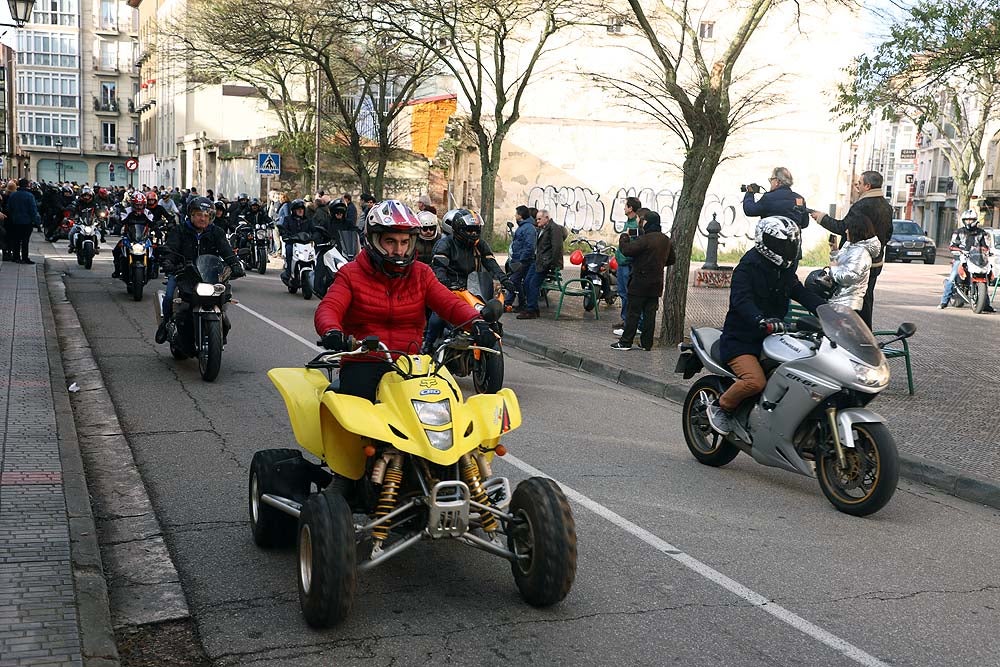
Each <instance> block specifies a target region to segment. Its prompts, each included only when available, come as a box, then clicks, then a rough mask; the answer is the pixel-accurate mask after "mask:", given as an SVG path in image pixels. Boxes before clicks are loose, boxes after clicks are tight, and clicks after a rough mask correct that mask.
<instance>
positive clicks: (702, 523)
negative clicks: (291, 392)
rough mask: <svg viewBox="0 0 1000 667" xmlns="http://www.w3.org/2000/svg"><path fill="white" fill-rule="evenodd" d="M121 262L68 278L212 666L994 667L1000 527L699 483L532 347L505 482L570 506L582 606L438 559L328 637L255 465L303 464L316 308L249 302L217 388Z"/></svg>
mask: <svg viewBox="0 0 1000 667" xmlns="http://www.w3.org/2000/svg"><path fill="white" fill-rule="evenodd" d="M62 245H64V244H60V246H62ZM62 252H65V251H64V250H63V251H62ZM62 257H65V255H62ZM109 260H110V253H104V254H102V255H101V256H100V257H99V258H98V262H96V263H95V269H94V271H92V272H88V271H84V270H82V269H81V268H79V267H76V265H75V262H73V263H72V264H71V263H70V262H66V263H65V267H66V270H67V272H68V275H67V276H66V277H65V280H66V284H67V288H68V290H67V291H68V295H69V297H70V299H71V301H72V302H73V304H74V305H75V307H76V309H77V311H78V314H79V317H80V321H81V323H82V325H83V327H84V330H85V332H86V334H87V336H88V338H89V340H90V342H91V345H92V347H93V349H94V353H95V357H96V358H97V360H98V362H99V364H100V366H101V369H102V371H103V373H104V377H105V382H106V384H107V386H108V388H109V390H110V392H111V395H112V397H113V400H114V403H115V405H114V406H108V409H109V410H110V409H112V407H113V408H114V409H117V411H118V415H119V419H120V421H121V423H122V425H123V427H124V429H125V431H126V436H127V437H128V440H129V442H130V443H131V446H132V449H133V452H134V455H135V458H136V461H137V462H138V464H139V467H140V470H141V473H142V475H143V478H144V480H145V482H146V485H147V487H148V489H149V493H150V497H151V498H152V501H153V504H154V506H155V508H156V511H157V514H158V516H159V519H160V521H161V524H162V526H163V529H164V532H165V537H166V540H167V543H168V546H169V548H170V551H171V554H172V556H173V558H174V561H175V563H176V565H177V569H178V572H179V573H180V576H181V579H182V583H183V586H184V590H185V593H186V595H187V598H188V603H189V606H190V608H191V611H192V614H193V616H194V619H195V622H196V625H197V630H198V633H199V635H200V637H201V640H202V642H203V645H204V649H205V651H206V653H207V655H208V656H209V657H210V658H211V659H212V660H213V662H214V664H216V665H237V664H238V665H256V664H262V665H263V664H267V665H330V664H338V665H347V664H365V665H372V664H374V665H391V664H405V665H415V664H425V663H435V664H443V663H469V664H476V663H480V664H484V663H485V664H513V663H517V664H545V665H550V664H587V665H591V664H593V665H603V664H609V665H610V664H615V665H618V664H629V665H633V664H635V665H638V664H650V665H654V664H655V665H664V664H678V665H847V664H868V665H878V664H883V663H886V664H893V665H987V664H989V665H995V664H998V658H997V656H998V655H1000V637H998V636H997V633H996V632H995V630H996V628H997V627H998V626H1000V613H998V611H997V610H998V608H1000V575H998V574H997V572H998V571H1000V553H998V552H997V550H996V548H995V546H996V544H997V543H998V542H1000V515H998V513H997V512H996V511H993V510H989V509H987V508H984V507H982V506H978V505H973V504H969V503H966V502H963V501H959V500H956V499H954V498H951V497H948V496H945V495H943V494H939V493H937V492H934V491H933V490H930V489H928V488H925V487H922V486H919V485H915V484H910V483H908V482H905V481H901V482H900V489H899V491H898V492H897V494H896V496H895V497H894V498H893V500H892V501H891V502H890V504H889V505H888V506H887V507H886V508H885V509H884V510H883V511H882V512H880V513H878V514H877V515H875V516H874V517H870V518H868V519H858V518H852V517H849V516H846V515H842V514H839V513H838V512H836V511H835V510H834V509H833V508H832V507H831V506H830V505H829V504H828V503H827V502H826V500H825V499H824V498H823V496H822V494H821V492H820V491H819V488H818V486H817V484H816V482H815V480H811V479H806V478H802V477H796V476H793V475H791V474H788V473H783V472H779V471H775V470H770V469H766V468H763V467H760V466H758V465H756V464H754V463H753V462H752V461H751V460H750V459H749V458H748V457H745V456H741V457H739V458H737V459H736V461H734V462H733V463H732V464H730V465H729V466H727V467H726V468H723V469H712V468H708V467H704V466H701V465H699V464H698V463H696V462H695V461H694V459H693V458H692V457H691V456H690V455H689V454H688V452H687V449H686V447H685V445H684V441H683V436H682V433H681V427H680V421H679V406H677V405H676V404H673V403H670V402H668V401H664V400H658V399H654V398H652V397H649V396H647V395H645V394H642V393H640V392H637V391H633V390H629V389H626V388H622V387H620V386H611V385H608V384H606V383H604V382H601V381H599V380H596V379H594V378H592V377H590V376H586V375H583V374H579V373H575V372H570V371H567V370H565V369H563V368H560V367H557V366H553V365H551V364H549V363H548V362H545V361H543V360H538V359H536V358H534V357H530V356H528V355H524V354H522V353H520V352H516V351H515V352H512V353H511V354H510V355H509V356H508V359H507V382H506V384H507V386H509V387H511V388H513V389H514V390H515V392H517V394H518V397H519V399H520V403H521V408H522V411H523V413H524V425H523V426H522V427H521V428H520V429H519V430H517V431H515V432H513V433H511V434H510V435H509V436H508V437H507V438H506V439H505V444H506V445H507V447H508V449H509V451H510V454H511V456H510V457H508V458H509V459H510V461H509V462H505V463H501V464H499V465H497V466H496V472H497V473H499V474H506V475H509V476H510V477H512V478H513V479H514V480H517V479H521V478H524V477H525V476H527V474H528V473H527V472H526V471H530V470H531V468H532V467H533V468H536V469H538V470H540V471H543V472H544V473H545V474H547V475H549V476H552V477H554V478H555V479H557V480H559V481H560V482H561V483H562V484H563V485H564V486H566V487H568V488H569V489H571V497H572V500H573V510H574V513H575V516H576V522H577V532H578V538H579V571H578V575H577V580H576V583H575V585H574V587H573V590H572V591H571V592H570V594H569V596H568V597H567V599H566V600H565V601H564V602H563V603H561V604H559V605H557V606H555V607H553V608H550V609H546V610H538V609H534V608H531V607H529V606H527V605H526V604H524V603H523V602H521V600H520V599H519V597H518V594H517V590H516V588H515V586H514V583H513V580H512V577H511V575H510V571H509V566H508V565H507V564H506V563H505V562H504V561H502V560H500V559H497V558H494V557H491V556H489V555H487V554H484V553H481V552H478V551H474V550H471V549H469V548H466V547H462V546H461V545H458V544H453V543H437V544H426V545H420V546H419V547H418V548H415V549H412V550H410V551H409V552H406V553H404V554H402V555H400V556H398V557H396V558H394V559H393V560H391V561H389V562H388V563H387V564H385V565H383V566H382V567H381V568H378V569H376V570H374V571H371V572H369V573H366V574H364V575H362V579H361V582H362V583H361V586H360V588H359V595H358V598H357V601H356V605H355V608H354V611H353V614H352V616H351V617H350V618H349V619H348V620H347V622H345V623H344V624H343V625H342V626H340V627H338V628H335V629H332V630H327V631H323V632H317V631H314V630H311V629H309V628H308V627H307V626H306V625H305V623H304V622H303V620H302V618H301V616H300V613H299V609H298V600H297V594H296V589H295V564H294V560H295V555H294V551H292V550H283V551H274V552H268V551H262V550H260V549H258V548H257V547H255V546H254V544H253V542H252V540H251V537H250V531H249V525H248V519H247V509H246V485H247V471H248V466H249V463H250V459H251V456H252V455H253V453H254V452H255V451H256V450H258V449H265V448H272V447H290V446H294V440H293V438H292V436H291V431H290V428H289V427H288V425H287V417H286V413H285V409H284V404H283V402H282V401H281V399H280V397H279V396H278V393H277V391H276V390H275V389H274V388H273V387H272V385H271V383H270V382H269V381H268V379H267V377H266V375H265V372H266V371H267V370H268V369H269V368H272V367H275V366H296V365H299V364H301V363H302V362H304V361H305V360H306V359H308V358H309V357H310V356H312V354H314V352H313V350H312V349H310V348H309V347H307V345H306V344H305V343H304V341H306V342H308V341H313V340H315V334H314V333H313V331H312V314H313V311H314V309H315V306H316V303H317V302H316V301H315V300H313V301H304V300H303V299H302V298H301V297H294V296H292V295H289V294H288V293H287V292H286V291H285V289H284V287H283V286H282V285H281V283H280V282H279V281H278V279H277V276H276V274H275V273H274V272H269V274H268V275H267V276H263V277H261V276H257V275H251V276H249V277H247V278H246V279H244V280H240V281H238V282H237V283H235V285H234V292H235V295H236V297H237V298H238V300H239V301H240V306H242V307H240V306H238V307H233V308H231V310H230V314H231V315H230V316H231V319H232V322H233V331H232V333H231V334H230V337H229V345H228V346H227V348H226V351H225V355H224V358H223V367H222V372H221V374H220V376H219V378H218V380H217V381H216V382H215V383H211V384H208V383H204V382H202V381H201V379H200V377H199V375H198V371H197V365H196V362H194V361H184V362H177V361H174V360H173V359H172V358H171V357H170V354H169V351H168V350H167V348H166V347H165V346H158V345H156V344H155V343H154V342H153V331H154V323H153V315H152V299H151V298H149V297H147V298H146V299H144V301H143V302H141V303H135V302H133V301H131V299H130V298H129V297H128V295H127V294H126V293H125V289H124V285H123V284H122V283H121V282H119V281H113V280H111V279H110V277H109V276H110V272H111V270H110V261H109ZM150 287H152V285H150ZM243 307H245V308H248V309H252V310H253V311H254V312H255V313H257V314H259V315H260V316H262V317H265V318H268V319H269V320H271V321H272V322H273V324H271V323H268V322H266V321H264V320H263V319H261V318H260V317H258V316H256V315H254V314H251V313H250V312H248V311H247V310H245V309H244V308H243ZM274 325H278V326H280V327H284V328H285V329H286V331H282V330H280V329H279V328H277V327H276V326H274ZM290 334H297V335H298V336H299V337H301V339H297V338H296V337H294V336H293V335H290ZM462 385H463V388H464V389H465V390H466V391H471V383H470V382H469V381H467V380H466V381H462ZM111 585H112V586H113V585H114V582H111Z"/></svg>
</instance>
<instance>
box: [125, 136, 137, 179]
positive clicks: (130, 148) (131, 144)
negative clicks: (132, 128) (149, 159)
mask: <svg viewBox="0 0 1000 667" xmlns="http://www.w3.org/2000/svg"><path fill="white" fill-rule="evenodd" d="M126 143H127V144H128V156H129V157H130V158H133V159H134V158H135V145H136V144H137V143H139V142H137V141H136V140H135V137H129V138H128V141H127V142H126ZM132 173H133V172H132V170H131V169H129V170H128V184H129V185H132Z"/></svg>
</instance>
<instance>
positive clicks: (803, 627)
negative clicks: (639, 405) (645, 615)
mask: <svg viewBox="0 0 1000 667" xmlns="http://www.w3.org/2000/svg"><path fill="white" fill-rule="evenodd" d="M236 306H238V307H239V308H242V309H243V310H245V311H247V312H248V313H250V314H251V315H253V316H254V317H256V318H257V319H259V320H261V321H263V322H266V323H267V324H270V325H271V326H272V327H274V328H275V329H277V330H278V331H281V332H282V333H285V334H288V335H289V336H291V337H292V338H294V339H295V340H297V341H299V342H300V343H302V344H303V345H305V346H307V347H309V348H310V349H312V350H316V351H317V352H320V351H322V348H320V347H318V346H316V345H314V344H312V343H310V342H309V341H308V340H306V339H305V338H303V337H302V336H300V335H298V334H297V333H295V332H294V331H291V330H289V329H287V328H285V327H283V326H281V325H280V324H278V323H277V322H275V321H274V320H271V319H269V318H267V317H265V316H264V315H261V314H260V313H258V312H257V311H255V310H252V309H251V308H247V307H246V306H244V305H243V304H242V303H238V304H236ZM500 460H501V461H504V462H506V463H508V464H510V465H512V466H514V467H515V468H517V469H519V470H521V471H522V472H525V473H527V474H529V475H537V476H539V477H547V478H549V479H551V480H553V481H555V482H556V483H557V484H559V486H560V487H562V490H563V492H564V493H565V494H566V496H567V497H568V498H569V499H570V500H572V501H573V502H575V503H577V504H578V505H581V506H582V507H584V508H586V509H588V510H590V511H591V512H593V513H594V514H596V515H597V516H599V517H601V518H602V519H605V520H607V521H610V522H611V523H613V524H614V525H616V526H618V527H619V528H621V529H622V530H624V531H625V532H626V533H628V534H630V535H632V536H633V537H637V538H638V539H640V540H642V541H643V542H645V543H646V544H648V545H649V546H651V547H653V548H654V549H656V550H657V551H659V552H660V553H663V554H665V555H667V556H669V557H670V558H672V559H674V560H675V561H677V562H678V563H680V564H681V565H683V566H684V567H686V568H688V569H689V570H691V571H693V572H695V573H697V574H699V575H701V576H702V577H704V578H705V579H708V580H709V581H711V582H713V583H715V584H717V585H719V586H721V587H722V588H724V589H726V590H727V591H729V592H730V593H732V594H733V595H736V596H737V597H739V598H741V599H743V600H745V601H746V602H748V603H750V604H751V605H753V606H754V607H757V608H759V609H761V610H763V611H766V612H767V613H768V614H771V615H772V616H774V617H775V618H777V619H778V620H780V621H781V622H783V623H786V624H788V625H790V626H791V627H793V628H795V629H796V630H798V631H799V632H801V633H803V634H805V635H807V636H809V637H812V638H813V639H815V640H817V641H819V642H820V643H822V644H825V645H826V646H829V647H830V648H832V649H833V650H835V651H837V652H838V653H840V654H842V655H844V656H845V657H847V658H850V659H851V660H853V661H854V662H856V663H858V664H860V665H865V666H866V667H888V665H887V664H886V663H884V662H882V661H881V660H879V659H878V658H876V657H875V656H873V655H871V654H869V653H866V652H865V651H863V650H861V649H860V648H858V647H857V646H854V645H853V644H851V643H850V642H848V641H846V640H844V639H841V638H840V637H838V636H837V635H835V634H833V633H831V632H828V631H826V630H824V629H823V628H821V627H819V626H818V625H816V624H814V623H810V622H809V621H807V620H806V619H804V618H802V617H801V616H799V615H798V614H795V613H793V612H791V611H789V610H787V609H785V608H784V607H782V606H781V605H779V604H776V603H774V602H772V601H771V600H769V599H768V598H766V597H764V596H763V595H761V594H760V593H756V592H754V591H753V590H751V589H749V588H747V587H746V586H744V585H743V584H741V583H739V582H738V581H735V580H733V579H730V578H729V577H727V576H726V575H724V574H722V573H721V572H719V571H718V570H716V569H714V568H712V567H710V566H709V565H706V564H705V563H702V562H701V561H700V560H698V559H696V558H694V557H692V556H689V555H688V554H686V553H684V552H683V551H681V550H680V549H678V548H677V547H675V546H674V545H672V544H670V543H669V542H667V541H666V540H662V539H660V538H659V537H657V536H656V535H654V534H652V533H651V532H649V531H648V530H646V529H645V528H643V527H642V526H639V525H636V524H634V523H632V522H631V521H629V520H628V519H626V518H625V517H623V516H621V515H620V514H617V513H616V512H613V511H612V510H610V509H608V508H607V507H605V506H604V505H601V504H600V503H598V502H596V501H594V500H591V499H590V498H588V497H587V496H585V495H583V494H582V493H580V492H579V491H577V490H575V489H573V488H570V487H568V486H566V485H565V484H563V483H562V482H560V481H559V480H557V479H555V478H554V477H552V476H551V475H547V474H545V473H544V472H542V471H541V470H539V469H538V468H535V467H534V466H532V465H530V464H528V463H526V462H524V461H522V460H521V459H519V458H517V457H516V456H513V455H511V454H507V455H505V456H504V457H503V458H502V459H500Z"/></svg>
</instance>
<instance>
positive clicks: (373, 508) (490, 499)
mask: <svg viewBox="0 0 1000 667" xmlns="http://www.w3.org/2000/svg"><path fill="white" fill-rule="evenodd" d="M499 310H502V307H500V306H499V304H498V302H495V301H494V302H491V305H489V306H487V307H485V308H484V309H483V311H482V314H483V317H484V318H486V319H487V320H489V319H490V318H494V319H495V318H496V317H497V316H498V315H499ZM441 347H442V348H453V349H457V350H465V349H469V348H472V347H475V344H474V343H473V341H472V339H471V337H470V336H469V335H468V334H465V333H463V332H461V331H459V330H456V331H454V332H453V333H452V334H451V335H450V336H449V337H448V338H447V339H446V340H445V341H444V342H442V343H441ZM483 351H484V352H487V353H488V351H487V350H483ZM362 356H367V357H372V358H375V359H379V360H384V361H385V363H387V364H389V365H390V367H391V370H390V371H389V372H388V373H386V375H385V376H384V377H383V378H382V380H381V381H380V382H379V385H378V389H377V400H376V402H375V403H371V402H369V401H367V400H365V399H364V398H359V397H357V396H351V395H347V394H341V393H339V392H338V388H339V383H338V381H337V380H334V378H333V370H334V369H336V368H337V367H338V366H339V365H340V362H341V361H342V360H346V359H349V358H351V357H354V358H358V357H362ZM442 356H448V355H447V354H445V353H443V352H441V350H438V352H437V353H436V354H435V356H433V357H432V356H428V355H410V354H407V353H405V352H395V351H392V350H388V349H387V348H386V346H385V345H384V344H383V343H381V342H379V340H378V338H375V337H371V338H366V339H365V340H364V341H363V342H362V343H361V346H360V347H358V348H357V349H356V350H353V351H350V352H340V353H322V354H320V355H319V356H317V357H315V358H314V359H313V360H312V361H310V362H308V363H307V364H306V367H305V368H304V369H302V368H275V369H272V370H271V371H269V372H268V377H270V378H271V381H272V382H273V383H274V384H275V386H276V387H277V388H278V391H279V392H280V393H281V396H282V398H284V400H285V405H286V407H287V408H288V416H289V421H291V423H292V429H293V432H294V434H295V439H296V440H297V441H298V443H299V445H300V446H301V447H302V448H303V449H305V450H306V451H308V452H309V453H310V454H312V455H314V456H315V457H317V458H318V459H319V460H320V463H312V462H311V461H309V460H307V459H306V458H304V457H303V456H302V453H301V452H300V451H298V450H295V449H268V450H263V451H258V452H257V453H256V454H254V456H253V460H252V461H251V463H250V478H249V493H248V496H249V502H248V505H249V513H250V528H251V531H252V533H253V539H254V542H256V544H257V545H258V546H261V547H281V546H286V545H291V544H295V545H296V548H297V558H296V564H297V568H298V573H297V574H298V576H297V577H296V581H297V587H298V594H299V604H300V607H301V609H302V613H303V616H304V617H305V620H306V623H308V624H309V625H310V626H313V627H318V628H321V627H327V626H330V625H334V624H336V623H339V622H340V621H342V620H343V619H344V618H346V617H347V615H348V614H349V612H350V609H351V606H352V603H353V602H354V598H355V596H356V595H357V592H358V584H357V582H358V575H359V573H361V572H365V571H368V570H370V569H372V568H374V567H378V566H380V565H382V564H383V563H385V562H386V561H388V560H389V559H390V558H392V557H393V556H396V555H397V554H399V553H401V552H403V551H405V550H407V549H410V548H412V547H414V546H416V545H417V543H419V542H421V541H423V540H435V541H452V542H458V543H461V544H464V545H466V546H471V547H474V548H476V549H480V550H482V551H485V552H487V553H490V554H493V555H495V556H499V557H501V558H504V559H506V560H508V561H510V563H511V571H512V573H513V575H514V582H515V584H516V585H517V588H518V590H519V591H520V593H521V597H522V598H523V599H524V600H525V601H527V602H528V604H530V605H533V606H536V607H546V606H550V605H553V604H555V603H557V602H559V601H560V600H562V599H563V598H565V596H566V595H567V594H568V593H569V590H570V588H571V587H572V585H573V580H574V579H575V576H576V528H575V523H574V520H573V514H572V511H571V509H570V506H569V503H568V501H567V499H566V496H565V495H564V494H563V492H562V490H561V489H560V488H559V486H558V485H557V484H556V483H555V482H553V481H552V480H550V479H546V478H542V477H531V478H528V479H526V480H524V481H522V482H520V483H519V484H518V485H517V487H516V488H515V489H513V491H512V489H511V483H510V481H509V480H508V479H507V478H505V477H500V476H497V475H494V474H493V468H492V461H493V456H494V455H498V456H504V455H505V454H506V448H505V447H504V446H503V445H502V444H500V439H501V437H502V436H503V435H505V434H506V433H508V432H510V431H512V430H514V429H516V428H518V427H519V426H520V425H521V410H520V406H519V405H518V401H517V397H516V396H515V395H514V392H512V391H511V390H510V389H502V390H500V391H499V392H498V393H497V394H483V395H478V396H472V397H470V398H468V399H465V398H464V397H463V396H462V392H461V391H460V389H459V387H458V383H457V382H456V381H455V378H454V377H453V376H452V375H451V373H449V372H448V369H447V368H446V367H445V366H443V365H441V364H440V363H439V362H438V361H437V360H436V359H438V358H440V357H442ZM415 576H418V575H415Z"/></svg>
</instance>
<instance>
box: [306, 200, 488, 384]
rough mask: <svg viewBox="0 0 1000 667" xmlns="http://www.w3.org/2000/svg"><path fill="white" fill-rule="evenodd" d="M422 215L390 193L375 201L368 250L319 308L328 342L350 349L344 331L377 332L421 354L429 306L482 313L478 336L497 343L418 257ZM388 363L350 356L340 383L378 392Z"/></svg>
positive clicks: (452, 313) (451, 318)
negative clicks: (417, 246) (420, 216)
mask: <svg viewBox="0 0 1000 667" xmlns="http://www.w3.org/2000/svg"><path fill="white" fill-rule="evenodd" d="M419 231H420V221H419V220H417V217H416V215H414V213H413V211H411V210H410V209H409V208H408V207H406V206H405V205H404V204H402V203H400V202H398V201H393V200H387V201H383V202H381V203H380V204H377V205H376V206H374V207H372V209H371V210H370V211H369V212H368V219H367V221H366V224H365V231H364V237H363V241H364V245H365V247H364V250H362V251H361V252H360V253H359V254H358V256H357V258H356V259H355V260H354V261H353V262H350V263H348V264H347V265H345V266H344V267H343V268H342V269H341V270H340V272H339V273H338V274H337V279H336V281H334V283H333V286H332V287H331V288H330V291H329V292H327V294H326V296H325V297H323V301H322V302H320V304H319V307H318V308H317V309H316V315H315V317H314V324H315V326H316V332H317V333H319V334H320V335H321V336H322V337H323V347H325V348H327V349H332V350H343V349H345V341H346V336H353V337H354V338H355V339H356V340H361V339H363V338H365V337H367V336H378V338H379V340H380V341H381V342H383V343H385V345H386V346H387V347H388V348H389V349H390V350H401V351H403V352H408V353H411V354H417V353H419V351H420V346H421V343H422V341H423V334H424V325H425V323H426V309H427V308H430V309H431V310H433V311H434V312H436V313H438V314H440V315H441V317H443V318H444V319H445V320H447V321H448V322H450V323H452V324H462V323H465V322H468V321H470V320H477V321H476V322H474V324H473V326H474V329H475V339H476V342H477V343H478V344H484V345H487V344H488V345H490V346H492V345H493V344H495V342H496V336H495V334H494V333H493V332H492V330H490V328H489V326H488V325H487V324H486V322H483V321H482V320H478V318H479V312H478V311H477V310H476V309H475V308H472V307H471V306H469V305H468V304H466V303H465V302H464V301H462V300H461V299H459V298H458V297H457V296H455V295H454V294H452V293H451V292H450V291H449V290H448V288H447V287H445V286H444V285H442V284H441V282H440V281H438V279H437V278H436V277H435V275H434V271H433V270H432V269H431V268H430V267H429V266H428V265H426V264H423V263H421V262H416V263H415V262H414V259H415V256H416V238H415V237H416V235H417V233H418V232H419ZM388 370H389V367H388V364H386V363H384V362H379V361H378V359H376V358H374V357H364V356H362V357H351V358H345V359H344V360H343V362H342V365H341V369H340V390H339V391H341V392H342V393H345V394H351V395H354V396H360V397H362V398H367V399H368V400H370V401H374V400H375V390H376V389H377V387H378V383H379V380H381V379H382V376H383V375H384V374H385V373H386V372H387V371H388Z"/></svg>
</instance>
